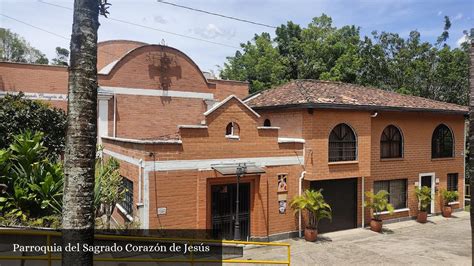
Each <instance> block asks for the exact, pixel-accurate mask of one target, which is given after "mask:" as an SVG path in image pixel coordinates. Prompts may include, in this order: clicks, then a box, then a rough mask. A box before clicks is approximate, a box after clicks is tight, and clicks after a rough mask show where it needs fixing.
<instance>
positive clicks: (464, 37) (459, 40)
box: [456, 35, 468, 46]
mask: <svg viewBox="0 0 474 266" xmlns="http://www.w3.org/2000/svg"><path fill="white" fill-rule="evenodd" d="M467 40H468V38H467V35H463V36H461V38H459V39H458V40H457V41H456V44H457V45H458V46H461V44H462V43H464V42H467Z"/></svg>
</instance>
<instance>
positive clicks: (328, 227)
mask: <svg viewBox="0 0 474 266" xmlns="http://www.w3.org/2000/svg"><path fill="white" fill-rule="evenodd" d="M310 186H311V188H312V189H316V190H318V189H321V188H322V189H323V196H324V199H325V200H326V202H327V203H329V205H331V208H332V222H330V221H329V220H327V219H324V220H321V221H320V223H319V232H321V233H324V232H332V231H337V230H343V229H350V228H355V227H357V178H350V179H340V180H324V181H312V182H311V185H310Z"/></svg>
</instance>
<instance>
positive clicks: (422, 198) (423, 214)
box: [415, 186, 431, 223]
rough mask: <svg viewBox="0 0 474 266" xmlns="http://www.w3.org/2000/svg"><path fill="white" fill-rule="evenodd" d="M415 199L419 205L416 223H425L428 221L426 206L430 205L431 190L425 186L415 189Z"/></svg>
mask: <svg viewBox="0 0 474 266" xmlns="http://www.w3.org/2000/svg"><path fill="white" fill-rule="evenodd" d="M415 193H416V198H417V199H418V202H419V204H420V208H419V211H418V215H417V216H416V221H417V222H419V223H426V221H427V220H428V206H429V205H430V203H431V188H430V187H427V186H422V187H421V188H420V187H416V188H415Z"/></svg>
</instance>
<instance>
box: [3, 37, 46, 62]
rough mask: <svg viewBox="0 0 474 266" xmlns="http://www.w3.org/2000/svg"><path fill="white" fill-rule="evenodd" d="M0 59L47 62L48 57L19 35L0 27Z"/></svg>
mask: <svg viewBox="0 0 474 266" xmlns="http://www.w3.org/2000/svg"><path fill="white" fill-rule="evenodd" d="M0 59H1V60H3V61H9V62H20V63H34V64H46V65H47V64H48V58H46V56H45V55H44V54H43V53H42V52H41V51H39V50H38V49H36V48H34V47H32V46H31V45H30V44H29V43H28V42H27V41H26V40H25V39H24V38H22V37H21V36H20V35H18V34H16V33H14V32H11V31H10V30H9V29H5V28H0Z"/></svg>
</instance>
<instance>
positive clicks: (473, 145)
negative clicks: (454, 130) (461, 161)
mask: <svg viewBox="0 0 474 266" xmlns="http://www.w3.org/2000/svg"><path fill="white" fill-rule="evenodd" d="M469 54H470V56H469V57H470V66H469V86H470V87H469V88H470V94H469V169H470V171H469V173H468V174H469V182H470V184H469V185H470V187H471V195H470V196H471V197H470V198H471V208H470V215H471V247H472V250H471V252H472V254H474V208H473V207H472V199H474V191H473V189H472V188H474V176H473V175H472V172H473V171H474V29H471V47H470V53H469Z"/></svg>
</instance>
